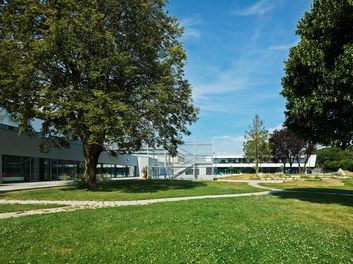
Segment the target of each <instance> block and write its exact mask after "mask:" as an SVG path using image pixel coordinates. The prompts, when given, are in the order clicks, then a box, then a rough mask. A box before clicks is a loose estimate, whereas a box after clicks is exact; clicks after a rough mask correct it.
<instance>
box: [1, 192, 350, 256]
mask: <svg viewBox="0 0 353 264" xmlns="http://www.w3.org/2000/svg"><path fill="white" fill-rule="evenodd" d="M352 222H353V197H342V196H334V195H318V194H316V195H315V194H311V195H309V194H296V193H290V194H288V193H282V194H277V195H266V196H260V197H240V198H221V199H208V200H207V199H206V200H193V201H183V202H171V203H160V204H153V205H149V206H128V207H117V208H104V209H95V210H93V209H91V210H88V209H85V210H78V211H73V212H65V213H57V214H47V215H36V216H29V217H21V218H15V219H4V220H0V226H1V228H0V232H1V234H0V245H1V247H0V263H352V262H353V244H352V241H353V225H352Z"/></svg>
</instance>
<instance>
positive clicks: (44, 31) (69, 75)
mask: <svg viewBox="0 0 353 264" xmlns="http://www.w3.org/2000/svg"><path fill="white" fill-rule="evenodd" d="M167 2H168V1H167V0H105V1H97V0H85V1H82V0H23V1H1V2H0V66H1V67H0V69H1V70H0V89H1V90H0V91H1V92H0V93H1V98H0V107H2V108H4V109H6V110H7V111H8V112H9V113H11V114H12V115H13V117H14V118H15V120H16V121H18V122H19V127H20V131H21V132H22V133H25V132H29V131H31V130H32V127H31V120H32V119H33V118H40V119H41V120H43V125H42V129H41V132H42V135H43V137H44V138H46V139H48V138H53V137H51V136H59V137H58V138H59V139H60V140H59V145H67V143H68V142H70V141H72V140H77V139H79V140H80V141H81V142H82V144H83V155H84V160H85V172H84V173H85V177H86V178H87V180H88V183H89V185H90V187H91V188H95V187H96V165H97V162H98V158H99V156H100V153H101V152H102V151H103V150H107V149H108V148H109V147H110V146H114V148H115V149H118V151H121V152H126V151H132V150H137V149H139V148H140V147H141V145H142V144H144V143H146V144H149V145H151V146H153V145H156V144H158V145H160V146H163V147H165V148H166V149H167V150H169V152H171V153H172V154H173V153H175V152H176V148H177V145H178V144H180V143H181V142H182V135H183V134H189V131H188V128H187V126H188V125H190V124H191V123H193V122H194V121H195V120H196V114H197V110H196V109H195V108H194V106H193V104H192V99H191V87H190V85H189V83H188V81H187V80H185V78H184V73H183V67H184V64H185V59H186V55H185V51H184V50H183V48H182V44H181V43H180V41H179V39H180V35H181V33H182V29H181V28H180V27H179V25H178V23H177V19H176V18H174V17H171V16H169V15H168V13H167V12H166V10H165V9H166V4H167ZM65 143H66V144H65Z"/></svg>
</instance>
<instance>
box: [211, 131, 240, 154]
mask: <svg viewBox="0 0 353 264" xmlns="http://www.w3.org/2000/svg"><path fill="white" fill-rule="evenodd" d="M213 142H214V151H215V153H216V154H242V153H243V142H244V136H228V135H225V136H220V137H214V140H213Z"/></svg>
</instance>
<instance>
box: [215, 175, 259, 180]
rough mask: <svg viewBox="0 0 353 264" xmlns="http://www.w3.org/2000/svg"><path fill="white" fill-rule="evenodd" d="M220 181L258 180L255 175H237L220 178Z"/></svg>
mask: <svg viewBox="0 0 353 264" xmlns="http://www.w3.org/2000/svg"><path fill="white" fill-rule="evenodd" d="M219 179H221V180H259V178H258V177H257V176H256V174H238V175H229V176H225V177H220V178H219Z"/></svg>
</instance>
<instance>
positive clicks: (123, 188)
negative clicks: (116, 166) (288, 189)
mask: <svg viewBox="0 0 353 264" xmlns="http://www.w3.org/2000/svg"><path fill="white" fill-rule="evenodd" d="M260 191H263V190H261V189H259V188H255V187H251V186H249V185H247V184H246V183H227V182H217V181H185V180H118V181H110V182H106V183H102V184H101V185H100V187H99V190H97V191H88V190H82V189H81V190H80V189H76V188H75V187H73V186H67V187H59V188H51V189H41V190H26V191H17V192H8V193H2V194H0V199H29V200H36V199H38V200H96V201H123V200H125V201H128V200H145V199H154V198H167V197H185V196H198V195H212V194H237V193H248V192H260Z"/></svg>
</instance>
